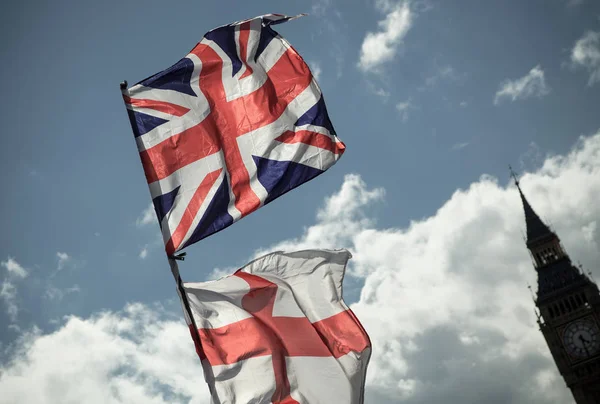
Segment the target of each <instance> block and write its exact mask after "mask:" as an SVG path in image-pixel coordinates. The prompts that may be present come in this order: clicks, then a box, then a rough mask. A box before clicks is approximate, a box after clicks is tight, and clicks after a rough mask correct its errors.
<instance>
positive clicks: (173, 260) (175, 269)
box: [119, 80, 202, 355]
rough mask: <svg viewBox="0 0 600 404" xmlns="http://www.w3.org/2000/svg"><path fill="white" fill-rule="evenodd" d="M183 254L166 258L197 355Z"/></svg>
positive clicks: (197, 339)
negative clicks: (181, 269) (182, 272)
mask: <svg viewBox="0 0 600 404" xmlns="http://www.w3.org/2000/svg"><path fill="white" fill-rule="evenodd" d="M119 87H120V88H121V93H125V92H127V80H124V81H122V82H121V84H120V85H119ZM185 255H186V253H181V254H178V255H171V256H167V258H168V260H169V266H170V267H171V273H172V274H173V278H175V283H176V284H177V293H178V294H179V298H180V299H181V302H182V303H183V314H184V316H185V320H186V324H189V325H191V326H192V327H193V331H191V332H190V334H192V339H193V340H194V345H195V347H196V351H197V352H198V355H200V349H201V346H202V345H201V344H200V333H199V332H198V327H197V326H196V320H194V316H193V314H192V309H191V308H190V302H189V300H188V297H187V294H186V293H185V289H184V287H183V280H182V279H181V275H180V273H179V265H177V261H183V260H184V259H185Z"/></svg>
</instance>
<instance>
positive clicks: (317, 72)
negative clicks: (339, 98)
mask: <svg viewBox="0 0 600 404" xmlns="http://www.w3.org/2000/svg"><path fill="white" fill-rule="evenodd" d="M308 65H309V66H310V70H311V72H312V74H313V77H314V78H315V79H316V80H317V81H319V80H320V79H321V73H322V70H321V65H320V63H318V62H315V61H311V62H309V63H308Z"/></svg>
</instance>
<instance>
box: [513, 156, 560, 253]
mask: <svg viewBox="0 0 600 404" xmlns="http://www.w3.org/2000/svg"><path fill="white" fill-rule="evenodd" d="M508 169H509V170H510V175H511V177H513V179H514V180H515V185H516V186H517V189H518V190H519V195H521V201H522V202H523V210H524V211H525V223H526V225H527V243H528V244H529V243H531V242H532V241H535V240H538V239H541V238H544V237H547V236H550V235H554V233H553V232H552V231H551V230H550V228H548V226H546V224H545V223H544V222H542V219H540V217H539V216H538V214H537V213H535V211H534V210H533V208H532V207H531V205H530V204H529V201H527V198H525V195H524V194H523V191H522V190H521V186H520V183H519V178H518V177H517V174H516V173H515V172H514V171H513V169H512V167H511V166H510V165H509V166H508Z"/></svg>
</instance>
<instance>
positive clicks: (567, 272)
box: [513, 173, 600, 404]
mask: <svg viewBox="0 0 600 404" xmlns="http://www.w3.org/2000/svg"><path fill="white" fill-rule="evenodd" d="M513 178H514V179H515V183H516V185H517V189H518V190H519V194H520V195H521V200H522V202H523V209H524V211H525V222H526V225H527V249H528V250H529V252H530V254H531V258H532V260H533V265H534V267H535V270H536V272H537V275H538V291H537V296H536V299H535V304H536V306H537V308H538V310H539V314H538V324H539V326H540V331H541V332H542V334H543V335H544V338H545V339H546V342H547V343H548V348H549V349H550V352H551V353H552V357H553V358H554V361H555V362H556V366H557V367H558V370H559V372H560V374H561V375H562V377H563V378H564V380H565V383H566V385H567V386H568V387H569V389H571V392H572V393H573V397H574V398H575V402H576V403H577V404H600V292H599V291H598V286H597V285H596V284H595V283H594V282H593V280H592V279H591V278H590V277H589V276H587V275H586V274H585V273H584V272H583V271H581V270H580V269H578V268H577V267H575V266H574V265H573V264H572V263H571V259H570V258H569V256H568V255H567V253H566V252H565V250H564V248H563V247H562V245H561V243H560V239H559V238H558V236H557V235H556V233H554V231H552V230H551V229H550V228H549V227H548V226H546V224H545V223H544V222H542V220H541V219H540V217H539V216H538V215H537V214H536V213H535V211H534V210H533V208H532V207H531V205H530V204H529V202H528V201H527V199H526V198H525V195H523V192H522V191H521V187H520V186H519V181H518V179H517V177H516V176H515V175H514V173H513Z"/></svg>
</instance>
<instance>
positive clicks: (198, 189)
mask: <svg viewBox="0 0 600 404" xmlns="http://www.w3.org/2000/svg"><path fill="white" fill-rule="evenodd" d="M292 18H295V17H287V16H284V15H278V14H269V15H264V16H260V17H256V18H253V19H250V20H245V21H240V22H236V23H233V24H229V25H226V26H222V27H219V28H216V29H213V30H212V31H209V32H208V33H206V34H205V35H204V37H203V38H202V40H201V41H200V42H199V43H198V44H197V45H196V47H194V49H192V50H191V52H190V53H189V54H188V55H187V56H186V57H184V58H183V59H181V60H180V61H179V62H177V63H176V64H174V65H173V66H171V67H170V68H168V69H166V70H164V71H162V72H160V73H158V74H155V75H153V76H151V77H149V78H147V79H145V80H142V81H141V82H139V83H138V84H136V85H134V86H132V87H131V88H129V89H123V98H124V100H125V105H126V107H127V112H128V114H129V118H130V121H131V125H132V129H133V132H134V135H135V140H136V142H137V147H138V150H139V153H140V157H141V160H142V165H143V168H144V173H145V175H146V180H147V182H148V185H149V187H150V193H151V196H152V202H153V204H154V209H155V211H156V215H157V217H158V221H159V223H160V227H161V230H162V235H163V240H164V243H165V249H166V252H167V254H168V255H172V254H173V253H175V252H177V251H179V250H181V249H183V248H185V247H187V246H189V245H190V244H193V243H195V242H197V241H199V240H201V239H203V238H205V237H207V236H209V235H211V234H213V233H215V232H218V231H220V230H222V229H224V228H226V227H228V226H230V225H231V224H232V223H234V222H235V221H237V220H239V219H241V218H242V217H244V216H246V215H248V214H249V213H251V212H253V211H255V210H256V209H258V208H260V207H261V206H263V205H265V204H267V203H269V202H271V201H272V200H274V199H275V198H278V197H279V196H281V195H283V194H284V193H286V192H288V191H290V190H291V189H293V188H295V187H297V186H299V185H301V184H302V183H304V182H306V181H309V180H311V179H312V178H314V177H316V176H317V175H319V174H321V173H323V172H324V171H325V170H327V169H328V168H329V167H331V166H332V165H333V164H334V163H335V162H336V161H337V160H338V159H339V158H340V156H341V155H342V153H343V152H344V149H345V146H344V144H343V143H342V142H341V141H340V140H339V139H338V138H337V136H336V133H335V130H334V128H333V125H332V124H331V121H330V120H329V116H328V114H327V109H326V107H325V103H324V100H323V96H322V94H321V90H320V88H319V86H318V84H317V82H316V81H315V79H314V77H313V76H312V74H311V72H310V69H309V68H308V66H307V65H306V63H305V62H304V60H303V59H302V57H301V56H300V55H299V54H298V53H297V52H296V50H295V49H294V48H293V47H292V46H291V45H290V44H289V43H288V42H287V41H286V40H285V39H283V38H282V37H281V36H280V35H279V34H278V33H277V32H275V31H274V30H273V29H272V28H271V26H272V25H274V24H279V23H282V22H285V21H288V20H290V19H292Z"/></svg>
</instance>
